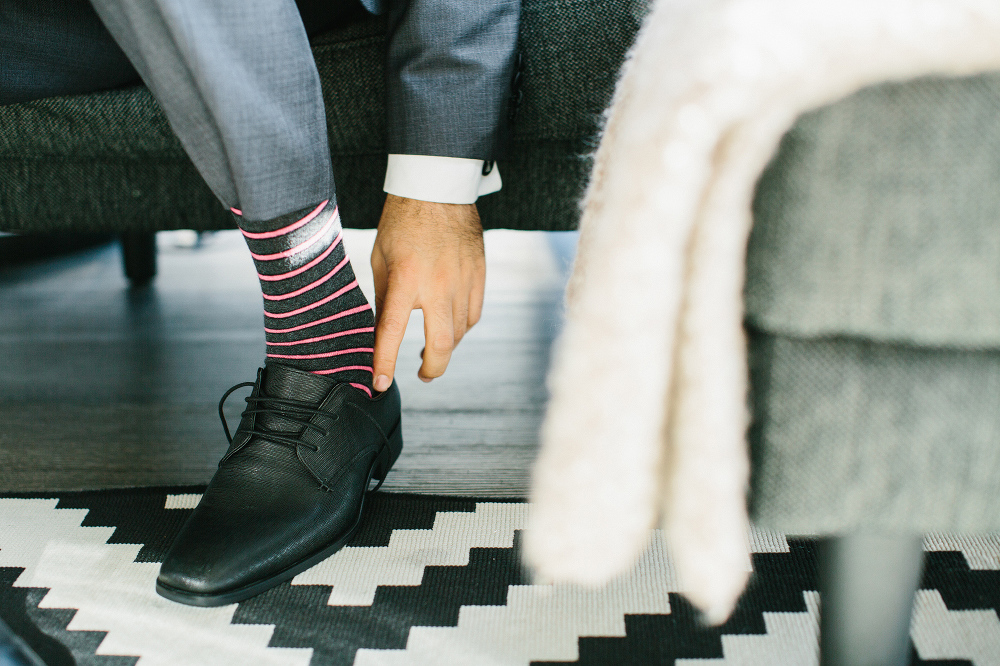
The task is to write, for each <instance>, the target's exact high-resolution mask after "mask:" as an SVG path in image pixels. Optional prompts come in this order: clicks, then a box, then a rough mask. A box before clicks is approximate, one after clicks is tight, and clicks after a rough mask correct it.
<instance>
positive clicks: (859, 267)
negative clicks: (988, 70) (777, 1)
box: [746, 74, 1000, 349]
mask: <svg viewBox="0 0 1000 666" xmlns="http://www.w3.org/2000/svg"><path fill="white" fill-rule="evenodd" d="M754 218H755V225H754V229H753V232H752V235H751V238H750V244H749V248H748V254H747V284H746V308H747V317H748V320H749V321H750V322H751V323H752V324H753V325H754V326H756V327H758V328H761V329H764V330H767V331H771V332H774V333H781V334H788V335H793V336H805V337H810V336H811V337H815V336H838V335H847V336H858V337H862V338H867V339H871V340H880V341H886V342H893V341H898V342H904V343H910V344H917V345H924V346H937V347H962V348H970V349H972V348H994V349H995V348H1000V74H986V75H979V76H973V77H968V78H958V79H953V78H951V79H946V78H927V79H921V80H917V81H911V82H908V83H890V84H884V85H879V86H875V87H872V88H868V89H865V90H862V91H861V92H859V93H857V94H855V95H853V96H851V97H849V98H848V99H846V100H843V101H840V102H838V103H836V104H833V105H830V106H827V107H824V108H822V109H820V110H818V111H815V112H813V113H809V114H807V115H805V116H803V117H802V118H801V119H799V121H798V122H797V123H796V125H795V126H794V127H793V128H792V130H791V131H790V132H788V134H787V135H786V136H785V138H784V140H783V141H782V143H781V147H780V149H779V150H778V153H777V155H776V156H775V157H774V159H773V161H772V162H771V164H770V166H769V167H768V169H767V171H766V172H765V173H764V175H763V177H762V178H761V179H760V181H759V183H758V189H757V196H756V201H755V202H754Z"/></svg>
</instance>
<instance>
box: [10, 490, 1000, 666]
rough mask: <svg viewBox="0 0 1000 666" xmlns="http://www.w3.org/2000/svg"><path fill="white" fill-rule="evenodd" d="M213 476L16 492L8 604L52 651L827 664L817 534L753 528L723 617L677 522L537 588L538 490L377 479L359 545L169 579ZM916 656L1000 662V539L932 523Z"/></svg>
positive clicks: (61, 660) (234, 658) (94, 656)
mask: <svg viewBox="0 0 1000 666" xmlns="http://www.w3.org/2000/svg"><path fill="white" fill-rule="evenodd" d="M198 497H199V495H198V489H191V488H185V489H162V488H161V489H135V490H124V491H122V490H119V491H95V492H82V493H56V494H38V495H33V496H16V497H15V496H5V497H0V617H2V618H3V619H4V621H6V622H7V623H8V624H9V625H10V626H11V627H12V628H14V629H15V631H17V632H18V633H19V634H20V635H21V636H23V637H24V638H25V639H26V640H27V641H28V642H29V644H31V645H32V647H34V648H35V650H36V651H37V652H38V653H39V654H40V655H41V656H42V657H43V658H44V659H45V661H46V663H48V664H52V665H60V666H61V665H64V664H73V663H77V664H94V665H100V666H106V665H109V666H119V665H125V664H136V663H138V664H141V665H143V666H147V665H152V664H171V665H177V664H233V663H245V664H282V665H284V664H289V665H291V664H357V665H359V666H374V665H385V666H404V665H407V666H410V665H418V664H419V665H424V664H426V665H428V666H430V665H434V666H440V665H444V664H463V665H464V664H497V665H507V664H511V665H514V664H517V665H524V666H527V665H528V664H539V665H541V664H587V665H604V664H615V665H624V664H635V665H639V664H642V665H643V666H646V665H650V664H677V665H678V666H700V665H705V666H707V665H725V664H740V665H750V666H752V665H755V664H761V665H764V664H767V665H768V666H775V665H777V666H781V665H784V664H788V665H790V666H791V665H795V666H799V665H805V664H815V663H817V655H816V652H817V647H816V646H817V631H818V630H817V626H818V606H819V596H818V593H817V592H816V591H815V588H816V566H815V553H814V546H813V544H812V542H811V541H809V540H804V539H786V538H784V537H783V536H780V535H776V534H769V533H766V532H761V531H755V532H754V534H753V539H752V547H753V550H754V556H753V567H754V575H753V578H752V581H751V585H750V587H749V589H748V590H747V592H746V594H744V596H743V598H742V599H741V601H740V605H739V607H738V608H737V611H736V612H735V613H734V615H733V616H732V617H731V618H730V620H729V621H728V622H727V623H726V624H725V625H723V626H722V627H705V626H703V625H702V624H701V623H700V621H699V619H698V617H697V614H696V613H695V611H694V610H693V609H692V608H691V606H690V605H689V604H688V603H687V602H686V601H685V600H684V599H683V597H681V596H679V595H678V594H677V589H678V587H677V584H676V580H675V575H674V572H673V569H672V566H671V564H670V560H669V558H668V557H667V554H666V546H665V544H664V541H663V538H662V536H661V535H660V534H659V533H657V532H654V533H653V534H652V535H651V540H650V547H649V550H648V551H647V552H646V554H645V555H644V556H643V557H642V559H641V560H640V561H639V562H638V563H637V564H636V566H635V567H634V568H633V569H632V570H631V571H630V572H629V573H628V574H627V575H624V576H622V577H620V578H619V579H617V580H615V581H613V582H612V583H610V584H609V585H607V586H606V587H604V588H601V589H596V590H595V589H589V588H582V587H576V586H572V585H534V584H532V582H531V580H530V576H529V575H527V573H526V572H525V571H524V570H523V569H522V566H521V564H520V554H519V541H520V530H522V529H523V527H524V525H525V523H526V519H527V514H528V511H529V510H530V507H529V505H527V504H525V503H523V502H519V501H510V502H503V501H496V500H489V501H477V500H475V499H456V498H449V497H431V496H417V495H397V494H388V493H378V494H375V495H374V496H373V497H372V498H371V504H370V507H369V511H368V512H367V515H366V519H365V522H364V525H363V526H362V529H361V530H359V532H358V534H357V535H356V537H355V538H354V540H353V541H352V542H351V544H350V545H349V546H347V547H346V548H344V549H343V550H341V551H340V552H339V553H337V554H335V555H333V556H332V557H330V558H328V559H327V560H325V561H323V562H321V563H320V564H318V565H316V566H315V567H313V568H312V569H310V570H308V571H305V572H303V573H301V574H299V575H298V576H297V577H296V578H295V579H294V580H292V581H291V582H289V583H286V584H283V585H280V586H278V587H277V588H275V589H273V590H271V591H269V592H267V593H265V594H262V595H260V596H258V597H256V598H253V599H250V600H247V601H245V602H243V603H240V604H233V605H230V606H225V607H221V608H209V609H206V608H191V607H188V606H183V605H180V604H175V603H171V602H169V601H167V600H165V599H162V598H160V597H158V596H157V595H156V594H155V592H154V591H153V582H154V580H155V578H156V572H157V569H158V566H159V565H158V562H159V561H160V560H161V559H162V557H163V555H164V553H165V552H166V549H167V547H168V545H169V544H170V542H171V540H172V539H173V537H174V535H175V534H176V533H177V531H178V530H179V529H180V526H181V525H182V524H183V522H184V520H185V519H186V517H187V515H188V514H189V513H190V511H191V510H192V508H193V507H194V506H195V505H196V504H197V500H198ZM925 548H926V550H927V551H928V552H927V564H926V567H925V573H924V580H923V584H922V589H921V591H920V592H919V593H918V597H917V608H916V613H915V618H914V623H913V627H912V630H911V637H912V639H913V644H914V652H913V663H914V664H975V665H976V666H988V665H991V664H1000V619H998V615H997V613H998V612H1000V536H995V537H982V538H968V537H967V538H951V537H947V536H942V535H934V536H931V537H928V539H927V540H926V544H925Z"/></svg>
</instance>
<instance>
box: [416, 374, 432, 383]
mask: <svg viewBox="0 0 1000 666" xmlns="http://www.w3.org/2000/svg"><path fill="white" fill-rule="evenodd" d="M417 377H419V378H420V381H422V382H423V383H424V384H430V383H431V382H432V381H434V378H433V377H424V376H423V375H417Z"/></svg>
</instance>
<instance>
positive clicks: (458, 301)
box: [372, 194, 486, 391]
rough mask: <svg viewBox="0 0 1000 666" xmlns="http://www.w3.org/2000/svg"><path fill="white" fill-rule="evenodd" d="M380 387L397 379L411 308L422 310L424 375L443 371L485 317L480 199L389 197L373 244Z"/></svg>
mask: <svg viewBox="0 0 1000 666" xmlns="http://www.w3.org/2000/svg"><path fill="white" fill-rule="evenodd" d="M372 271H373V273H374V275H375V312H376V318H377V319H376V324H375V365H374V372H373V374H374V386H375V390H377V391H384V390H386V389H387V388H389V384H390V383H392V377H393V373H394V372H395V369H396V355H397V354H398V353H399V344H400V343H401V342H402V340H403V333H404V332H405V331H406V324H407V322H408V321H409V319H410V312H411V311H412V310H415V309H418V308H419V309H420V310H423V311H424V352H423V364H422V365H421V366H420V370H419V371H418V372H417V375H418V376H419V377H420V379H422V380H423V381H425V382H429V381H431V379H433V378H435V377H440V376H441V375H442V374H443V373H444V371H445V368H447V367H448V361H449V360H450V359H451V352H452V350H454V349H455V346H456V345H457V344H458V342H459V340H461V339H462V336H464V335H465V333H466V332H467V331H468V330H469V329H470V328H472V326H473V325H474V324H475V323H476V322H477V321H479V316H480V315H481V314H482V311H483V288H484V287H485V284H486V257H485V255H484V254H483V227H482V224H481V223H480V222H479V213H478V211H477V210H476V205H475V204H442V203H431V202H428V201H417V200H415V199H406V198H403V197H397V196H395V195H392V194H389V195H387V196H386V200H385V207H384V208H383V209H382V219H381V220H379V223H378V235H377V236H376V237H375V247H374V249H373V250H372Z"/></svg>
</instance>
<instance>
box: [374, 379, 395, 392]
mask: <svg viewBox="0 0 1000 666" xmlns="http://www.w3.org/2000/svg"><path fill="white" fill-rule="evenodd" d="M390 383H391V382H390V381H389V378H388V377H386V376H385V375H379V376H378V377H376V378H375V390H376V391H380V392H381V391H385V390H386V389H387V388H389V384H390Z"/></svg>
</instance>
